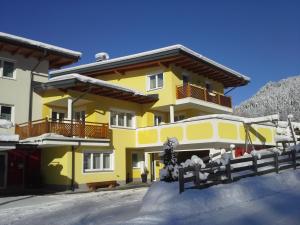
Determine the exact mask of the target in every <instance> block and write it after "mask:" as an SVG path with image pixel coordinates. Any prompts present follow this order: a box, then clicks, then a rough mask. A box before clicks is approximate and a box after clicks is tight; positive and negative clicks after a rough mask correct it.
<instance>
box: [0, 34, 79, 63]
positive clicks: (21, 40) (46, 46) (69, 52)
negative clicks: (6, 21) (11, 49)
mask: <svg viewBox="0 0 300 225" xmlns="http://www.w3.org/2000/svg"><path fill="white" fill-rule="evenodd" d="M1 39H5V40H8V41H13V42H19V43H22V44H25V45H29V46H32V47H37V48H42V49H47V50H51V51H54V52H58V53H62V54H66V55H69V56H73V57H81V52H77V51H73V50H70V49H66V48H62V47H58V46H55V45H50V44H46V43H43V42H39V41H35V40H31V39H28V38H24V37H20V36H16V35H12V34H7V33H4V32H0V40H1Z"/></svg>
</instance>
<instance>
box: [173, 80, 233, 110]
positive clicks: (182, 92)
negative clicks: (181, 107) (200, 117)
mask: <svg viewBox="0 0 300 225" xmlns="http://www.w3.org/2000/svg"><path fill="white" fill-rule="evenodd" d="M176 97H177V99H182V98H187V97H192V98H196V99H200V100H203V101H206V102H212V103H215V104H218V105H221V106H225V107H229V108H231V107H232V104H231V97H228V96H224V95H221V94H218V93H212V92H209V91H207V90H206V88H202V87H199V86H196V85H193V84H185V85H179V86H177V87H176Z"/></svg>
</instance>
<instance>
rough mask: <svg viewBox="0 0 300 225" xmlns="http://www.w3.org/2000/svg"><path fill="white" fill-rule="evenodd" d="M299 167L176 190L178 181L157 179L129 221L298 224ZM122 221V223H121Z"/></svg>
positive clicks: (182, 224) (149, 223)
mask: <svg viewBox="0 0 300 225" xmlns="http://www.w3.org/2000/svg"><path fill="white" fill-rule="evenodd" d="M299 186H300V170H297V171H296V172H295V171H292V170H290V171H285V172H282V173H281V174H279V175H276V174H269V175H265V176H260V177H251V178H246V179H242V180H240V181H238V182H235V183H231V184H223V185H217V186H213V187H210V188H207V189H202V190H191V189H190V190H186V191H185V192H183V193H182V194H178V183H177V182H176V183H156V184H153V185H152V186H151V188H150V189H149V191H148V193H147V194H146V196H145V197H144V203H143V206H142V208H141V211H140V216H139V217H137V218H133V219H132V220H129V221H127V223H122V224H128V225H129V224H130V225H138V224H147V225H152V224H153V225H154V224H160V225H169V224H170V225H171V224H172V225H177V224H178V225H179V224H180V225H185V224H201V225H206V224H207V225H208V224H209V225H221V224H222V225H227V224H228V225H229V224H230V225H240V224H243V225H250V224H251V225H256V224H264V225H269V224H270V225H274V224H277V225H281V224H282V225H286V224H289V225H299V224H300V213H299V212H300V188H299ZM120 224H121V223H120Z"/></svg>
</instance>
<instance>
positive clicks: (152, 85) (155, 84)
mask: <svg viewBox="0 0 300 225" xmlns="http://www.w3.org/2000/svg"><path fill="white" fill-rule="evenodd" d="M148 79H149V80H148V90H154V89H158V88H162V87H163V84H164V78H163V74H162V73H159V74H155V75H150V76H148Z"/></svg>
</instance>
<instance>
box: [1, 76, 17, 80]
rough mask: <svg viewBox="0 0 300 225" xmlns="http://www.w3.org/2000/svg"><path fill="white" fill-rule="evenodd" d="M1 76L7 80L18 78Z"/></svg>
mask: <svg viewBox="0 0 300 225" xmlns="http://www.w3.org/2000/svg"><path fill="white" fill-rule="evenodd" d="M0 78H2V79H5V80H16V78H15V77H5V76H1V77H0Z"/></svg>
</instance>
